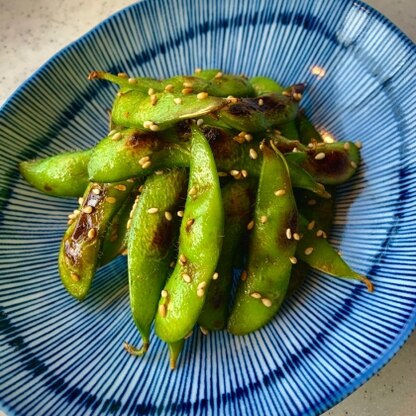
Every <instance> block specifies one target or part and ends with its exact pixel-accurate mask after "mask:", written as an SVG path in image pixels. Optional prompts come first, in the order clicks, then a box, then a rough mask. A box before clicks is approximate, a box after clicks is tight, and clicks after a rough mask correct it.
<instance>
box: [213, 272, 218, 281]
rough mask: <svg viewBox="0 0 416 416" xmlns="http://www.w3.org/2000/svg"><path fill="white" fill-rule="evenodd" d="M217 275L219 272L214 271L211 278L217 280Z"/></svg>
mask: <svg viewBox="0 0 416 416" xmlns="http://www.w3.org/2000/svg"><path fill="white" fill-rule="evenodd" d="M218 276H219V274H218V273H217V272H215V273H214V274H213V275H212V280H217V279H218Z"/></svg>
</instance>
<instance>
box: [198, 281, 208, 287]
mask: <svg viewBox="0 0 416 416" xmlns="http://www.w3.org/2000/svg"><path fill="white" fill-rule="evenodd" d="M206 285H207V282H201V283H200V284H199V285H198V287H197V289H204V288H205V287H206Z"/></svg>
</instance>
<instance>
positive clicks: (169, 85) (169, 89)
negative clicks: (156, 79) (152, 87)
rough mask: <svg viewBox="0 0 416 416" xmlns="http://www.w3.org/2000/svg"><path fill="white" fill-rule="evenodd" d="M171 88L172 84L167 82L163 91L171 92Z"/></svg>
mask: <svg viewBox="0 0 416 416" xmlns="http://www.w3.org/2000/svg"><path fill="white" fill-rule="evenodd" d="M173 89H174V86H173V85H172V84H168V85H166V87H165V91H166V92H172V91H173Z"/></svg>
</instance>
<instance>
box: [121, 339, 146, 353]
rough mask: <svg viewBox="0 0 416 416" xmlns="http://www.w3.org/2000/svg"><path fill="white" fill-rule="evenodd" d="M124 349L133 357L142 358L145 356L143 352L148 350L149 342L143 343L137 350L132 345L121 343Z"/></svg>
mask: <svg viewBox="0 0 416 416" xmlns="http://www.w3.org/2000/svg"><path fill="white" fill-rule="evenodd" d="M123 347H124V349H125V350H126V351H127V352H128V353H129V354H131V355H135V356H139V357H140V356H142V355H144V354H145V352H146V351H147V350H148V349H149V341H143V345H142V347H141V348H137V347H135V346H134V345H132V344H129V343H128V342H126V341H125V342H124V343H123Z"/></svg>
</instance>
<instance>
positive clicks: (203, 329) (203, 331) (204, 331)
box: [199, 326, 209, 335]
mask: <svg viewBox="0 0 416 416" xmlns="http://www.w3.org/2000/svg"><path fill="white" fill-rule="evenodd" d="M199 329H200V330H201V332H202V333H203V334H204V335H208V334H209V331H208V329H206V328H204V327H203V326H200V327H199Z"/></svg>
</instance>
